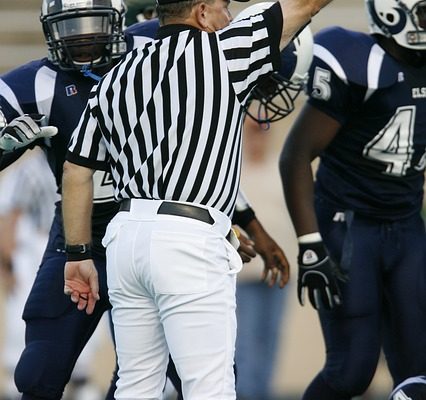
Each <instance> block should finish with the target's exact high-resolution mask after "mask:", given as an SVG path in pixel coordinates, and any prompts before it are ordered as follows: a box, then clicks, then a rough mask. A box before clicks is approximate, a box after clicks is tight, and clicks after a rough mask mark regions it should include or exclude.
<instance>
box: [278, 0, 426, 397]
mask: <svg viewBox="0 0 426 400" xmlns="http://www.w3.org/2000/svg"><path fill="white" fill-rule="evenodd" d="M366 9H367V14H368V16H369V24H370V28H371V29H370V30H371V34H365V33H359V32H353V31H349V30H346V29H343V28H339V27H331V28H327V29H325V30H322V31H320V32H319V33H318V34H317V35H316V37H315V45H314V60H313V63H312V65H311V69H310V80H309V88H308V89H309V90H308V92H309V99H308V101H307V104H306V105H305V106H304V108H303V110H302V112H301V113H300V115H299V117H298V119H297V120H296V122H295V123H294V125H293V127H292V129H291V131H290V133H289V136H288V138H287V140H286V143H285V145H284V148H283V151H282V154H281V158H280V172H281V176H282V181H283V187H284V192H285V197H286V202H287V206H288V209H289V212H290V215H291V217H292V220H293V223H294V226H295V230H296V233H297V236H298V241H299V259H298V262H299V278H298V295H299V300H300V302H301V303H302V305H303V304H304V294H305V292H306V291H307V292H308V297H309V301H310V302H311V303H312V305H313V307H315V308H316V309H317V310H318V314H319V318H320V322H321V327H322V332H323V336H324V341H325V346H326V362H325V365H324V367H323V369H322V370H321V371H320V372H319V374H318V375H317V376H316V377H315V378H314V380H313V381H312V382H311V384H310V385H309V386H308V388H307V389H306V391H305V393H304V396H303V400H311V399H312V400H347V399H351V398H353V397H354V396H357V395H360V394H362V393H363V392H365V390H366V389H367V388H368V386H369V384H370V382H371V380H372V378H373V376H374V373H375V371H376V367H377V363H378V359H379V354H380V351H381V348H383V350H384V353H385V355H386V360H387V365H388V368H389V371H390V373H391V375H392V378H393V382H394V385H395V386H396V385H398V384H399V383H401V382H402V381H403V380H405V379H406V378H408V377H409V376H416V375H424V374H425V372H426V357H425V354H426V335H425V331H426V235H425V227H424V222H423V220H422V218H421V216H420V211H421V207H422V201H423V184H424V170H425V165H426V163H425V161H426V153H425V152H426V96H425V90H426V89H425V88H426V2H425V1H418V0H366ZM317 157H319V159H320V163H319V167H318V170H317V173H316V180H315V183H314V181H313V176H312V171H311V161H312V160H314V159H315V158H317Z"/></svg>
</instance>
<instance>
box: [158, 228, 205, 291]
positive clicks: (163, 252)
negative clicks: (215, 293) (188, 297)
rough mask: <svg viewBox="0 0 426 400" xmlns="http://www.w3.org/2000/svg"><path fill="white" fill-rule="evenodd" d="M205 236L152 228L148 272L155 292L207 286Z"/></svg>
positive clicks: (203, 289) (203, 288)
mask: <svg viewBox="0 0 426 400" xmlns="http://www.w3.org/2000/svg"><path fill="white" fill-rule="evenodd" d="M206 240H207V239H206V238H203V237H200V236H198V235H193V234H190V233H182V232H178V233H173V232H153V234H152V237H151V249H150V250H151V252H150V254H151V256H150V261H151V276H152V282H153V284H154V289H155V291H156V292H157V293H158V294H192V293H202V292H205V291H206V290H207V266H208V261H207V259H206V257H207V255H206Z"/></svg>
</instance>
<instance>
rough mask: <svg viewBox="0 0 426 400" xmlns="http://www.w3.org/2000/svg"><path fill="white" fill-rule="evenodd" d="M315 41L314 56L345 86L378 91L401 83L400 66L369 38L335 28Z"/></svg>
mask: <svg viewBox="0 0 426 400" xmlns="http://www.w3.org/2000/svg"><path fill="white" fill-rule="evenodd" d="M314 41H315V44H314V56H315V57H316V58H318V59H320V60H322V61H323V62H324V63H326V64H327V65H328V66H329V67H330V68H331V69H332V70H333V71H334V73H335V74H336V75H337V76H338V77H339V79H341V80H342V81H343V82H345V83H355V84H357V85H360V86H363V87H366V88H369V89H378V88H385V87H389V86H392V85H393V84H394V83H395V82H397V81H398V73H399V68H398V64H397V63H396V62H395V61H394V60H393V59H392V58H391V57H390V56H389V55H388V54H387V53H386V52H385V51H384V50H383V49H382V47H380V46H379V45H378V43H377V41H376V40H375V38H374V37H373V36H371V35H369V34H366V33H362V32H355V31H350V30H347V29H343V28H340V27H336V26H334V27H330V28H326V29H323V30H321V31H320V32H318V33H317V34H316V35H315V38H314Z"/></svg>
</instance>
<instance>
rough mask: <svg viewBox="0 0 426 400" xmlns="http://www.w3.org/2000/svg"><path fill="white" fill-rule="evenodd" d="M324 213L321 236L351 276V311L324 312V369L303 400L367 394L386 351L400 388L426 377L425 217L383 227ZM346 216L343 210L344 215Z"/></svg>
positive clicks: (320, 211)
mask: <svg viewBox="0 0 426 400" xmlns="http://www.w3.org/2000/svg"><path fill="white" fill-rule="evenodd" d="M337 211H338V210H332V209H328V208H326V207H324V205H323V204H321V205H318V204H317V207H316V212H317V217H318V222H319V225H320V231H321V235H322V237H323V239H324V242H325V244H326V246H327V248H328V249H329V251H330V253H331V256H332V258H333V259H334V260H336V261H337V262H339V263H340V265H341V266H342V268H343V269H344V270H345V271H346V272H347V274H348V277H349V281H348V282H347V283H345V284H343V285H341V287H342V295H343V306H342V307H339V308H338V309H336V310H332V311H327V310H321V311H320V312H319V317H320V321H321V327H322V332H323V336H324V340H325V346H326V354H327V355H326V362H325V365H324V368H323V369H322V371H321V372H320V373H319V374H318V375H317V377H316V378H315V379H314V380H313V381H312V382H311V384H310V385H309V387H308V388H307V390H306V392H305V394H304V396H303V400H348V399H351V398H352V397H354V396H357V395H360V394H362V393H363V392H365V390H366V389H367V387H368V385H369V384H370V382H371V380H372V378H373V376H374V373H375V371H376V367H377V362H378V359H379V355H380V350H381V348H383V350H384V353H385V356H386V360H387V364H388V367H389V370H390V373H391V375H392V378H393V380H394V384H395V385H396V384H398V383H400V382H401V381H403V380H404V379H406V378H407V377H409V376H415V375H422V374H425V373H426V357H425V354H426V334H425V332H426V254H425V253H426V235H425V227H424V222H423V220H422V219H421V217H420V215H416V216H413V217H410V218H408V219H405V220H401V221H395V222H380V221H374V220H372V219H367V218H362V217H357V216H356V215H355V216H354V215H353V213H351V212H345V220H344V221H342V220H341V219H342V218H336V219H337V221H333V217H334V216H335V214H336V212H337ZM339 211H340V210H339Z"/></svg>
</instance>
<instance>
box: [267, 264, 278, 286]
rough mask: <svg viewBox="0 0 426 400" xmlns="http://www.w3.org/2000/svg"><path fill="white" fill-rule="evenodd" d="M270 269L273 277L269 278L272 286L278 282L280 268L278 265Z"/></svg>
mask: <svg viewBox="0 0 426 400" xmlns="http://www.w3.org/2000/svg"><path fill="white" fill-rule="evenodd" d="M270 271H271V277H270V278H269V287H272V286H274V285H275V283H277V279H278V273H279V269H278V268H277V267H274V268H272V269H270Z"/></svg>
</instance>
